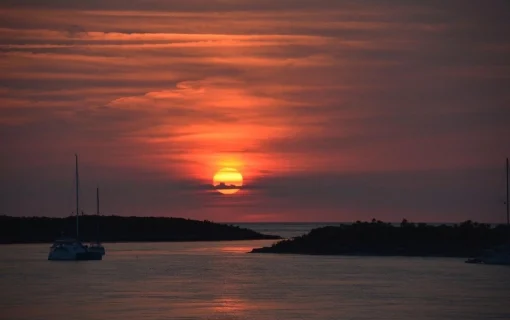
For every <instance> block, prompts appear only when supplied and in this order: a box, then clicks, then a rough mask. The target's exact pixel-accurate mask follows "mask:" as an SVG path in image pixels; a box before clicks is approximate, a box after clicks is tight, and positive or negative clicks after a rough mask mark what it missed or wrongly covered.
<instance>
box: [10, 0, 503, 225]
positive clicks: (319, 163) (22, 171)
mask: <svg viewBox="0 0 510 320" xmlns="http://www.w3.org/2000/svg"><path fill="white" fill-rule="evenodd" d="M0 10H1V15H2V19H1V20H0V56H1V58H0V67H1V70H2V72H1V74H0V138H1V139H2V145H3V147H2V148H1V150H0V156H1V165H2V167H1V171H0V178H1V179H2V186H1V187H0V188H1V189H0V192H1V193H2V194H3V198H4V199H5V200H2V202H1V203H0V214H2V213H5V214H9V215H51V216H65V215H67V214H69V213H70V212H71V211H72V210H73V209H72V208H73V206H72V203H73V201H74V200H73V198H72V194H73V191H72V188H73V176H72V173H73V164H74V162H73V160H74V159H73V155H74V153H78V154H79V155H80V162H81V170H82V176H81V178H82V182H81V184H82V195H83V198H84V199H83V203H84V208H83V209H84V210H85V211H86V212H88V211H93V208H94V204H93V201H94V197H93V196H92V195H93V192H94V188H95V186H96V185H99V187H100V188H101V189H102V190H104V200H103V201H102V203H104V210H105V212H107V213H114V214H122V215H166V216H182V217H189V218H198V219H209V220H220V221H260V220H263V221H352V220H357V219H371V218H372V217H376V218H380V219H384V220H393V221H399V220H401V219H402V218H403V217H406V218H408V219H411V220H421V221H459V220H465V219H475V220H481V221H503V220H504V206H503V205H502V201H503V200H502V199H503V198H504V183H503V179H504V176H503V174H504V168H503V163H504V158H505V157H507V156H509V155H510V144H509V143H510V138H509V137H510V129H509V128H510V126H509V123H510V122H509V120H510V111H509V110H510V108H509V105H510V91H509V90H508V88H509V86H510V58H509V57H510V43H509V40H508V32H507V30H509V29H510V25H509V24H510V23H509V21H510V16H509V12H510V6H509V5H508V3H507V2H505V1H502V0H501V1H494V2H491V6H483V5H482V3H481V2H479V1H457V0H455V1H448V2H447V3H444V1H435V0H433V1H428V2H426V3H425V2H423V1H389V0H388V1H386V0H383V1H364V2H356V1H332V0H331V1H328V0H316V1H287V0H279V1H266V0H257V1H255V0H238V1H220V0H208V1H205V0H189V1H182V2H174V1H163V0H154V1H141V0H139V1H129V2H126V1H120V0H111V1H107V2H104V1H85V2H84V1H81V2H79V1H58V0H48V1H45V2H44V3H43V2H40V1H30V0H24V1H2V3H1V4H0ZM222 167H231V168H235V169H237V170H239V171H240V172H241V173H242V174H243V176H244V184H245V186H246V189H244V190H241V191H240V192H239V193H237V194H235V195H231V196H223V195H218V194H217V193H215V192H210V191H211V190H209V189H208V188H207V186H206V185H207V184H210V183H211V180H212V177H213V175H214V173H215V172H216V171H217V170H219V169H221V168H222Z"/></svg>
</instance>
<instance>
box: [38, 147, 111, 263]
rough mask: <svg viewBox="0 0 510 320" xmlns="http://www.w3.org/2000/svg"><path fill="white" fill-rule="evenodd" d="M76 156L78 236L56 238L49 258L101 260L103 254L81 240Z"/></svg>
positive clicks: (58, 259) (60, 259) (59, 259)
mask: <svg viewBox="0 0 510 320" xmlns="http://www.w3.org/2000/svg"><path fill="white" fill-rule="evenodd" d="M75 157H76V238H75V239H73V238H63V239H58V240H56V241H55V242H54V243H53V245H52V246H51V248H50V253H49V254H48V260H57V261H69V260H101V259H102V258H103V255H102V254H101V253H99V252H94V251H90V250H89V248H88V247H87V246H85V245H83V243H81V241H80V240H79V221H78V218H79V212H80V211H79V199H80V192H79V184H78V155H75Z"/></svg>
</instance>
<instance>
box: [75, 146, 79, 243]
mask: <svg viewBox="0 0 510 320" xmlns="http://www.w3.org/2000/svg"><path fill="white" fill-rule="evenodd" d="M74 156H75V157H76V240H79V230H80V229H79V224H78V216H79V208H80V192H79V177H78V155H77V154H75V155H74Z"/></svg>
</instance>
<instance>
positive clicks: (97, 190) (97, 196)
mask: <svg viewBox="0 0 510 320" xmlns="http://www.w3.org/2000/svg"><path fill="white" fill-rule="evenodd" d="M96 200H97V210H96V212H97V215H99V188H96Z"/></svg>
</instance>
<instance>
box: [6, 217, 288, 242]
mask: <svg viewBox="0 0 510 320" xmlns="http://www.w3.org/2000/svg"><path fill="white" fill-rule="evenodd" d="M79 223H80V240H82V241H93V240H99V241H103V242H130V241H220V240H256V239H281V238H280V237H279V236H272V235H264V234H261V233H258V232H255V231H253V230H250V229H245V228H240V227H237V226H232V225H225V224H219V223H213V222H210V221H207V220H206V221H198V220H189V219H182V218H159V217H120V216H94V215H93V216H80V220H79ZM75 235H76V217H74V216H72V217H67V218H46V217H9V216H0V243H3V244H5V243H36V242H53V241H54V240H55V239H57V238H59V237H72V238H74V237H75Z"/></svg>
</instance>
